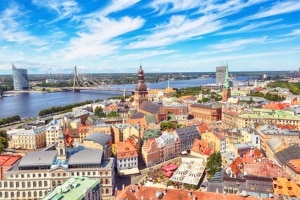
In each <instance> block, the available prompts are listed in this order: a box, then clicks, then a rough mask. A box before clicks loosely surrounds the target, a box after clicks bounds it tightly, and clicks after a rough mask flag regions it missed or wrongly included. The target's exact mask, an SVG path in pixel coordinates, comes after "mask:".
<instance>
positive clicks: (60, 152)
mask: <svg viewBox="0 0 300 200" xmlns="http://www.w3.org/2000/svg"><path fill="white" fill-rule="evenodd" d="M56 149H57V158H58V159H59V160H66V159H67V150H66V142H65V136H64V135H63V134H60V135H59V136H58V144H57V146H56Z"/></svg>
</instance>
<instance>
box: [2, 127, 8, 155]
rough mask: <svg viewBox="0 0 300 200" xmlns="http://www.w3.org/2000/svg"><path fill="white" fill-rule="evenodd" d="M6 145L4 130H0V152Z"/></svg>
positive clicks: (6, 139)
mask: <svg viewBox="0 0 300 200" xmlns="http://www.w3.org/2000/svg"><path fill="white" fill-rule="evenodd" d="M7 147H8V138H7V133H6V131H5V130H0V154H1V153H2V152H3V151H4V149H5V148H7Z"/></svg>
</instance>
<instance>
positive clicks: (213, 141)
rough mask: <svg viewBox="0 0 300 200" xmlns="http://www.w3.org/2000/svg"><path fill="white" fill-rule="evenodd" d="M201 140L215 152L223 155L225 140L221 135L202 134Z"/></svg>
mask: <svg viewBox="0 0 300 200" xmlns="http://www.w3.org/2000/svg"><path fill="white" fill-rule="evenodd" d="M201 140H203V141H206V142H207V144H208V146H209V147H210V148H212V149H213V150H214V151H215V152H218V151H219V152H221V153H224V152H225V151H226V139H225V136H223V135H222V134H221V133H216V134H215V133H214V132H211V131H207V132H203V133H201Z"/></svg>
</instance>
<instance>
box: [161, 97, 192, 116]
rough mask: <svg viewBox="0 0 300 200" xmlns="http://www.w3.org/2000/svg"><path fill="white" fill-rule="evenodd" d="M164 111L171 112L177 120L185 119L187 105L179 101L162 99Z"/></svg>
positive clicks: (187, 111) (187, 112)
mask: <svg viewBox="0 0 300 200" xmlns="http://www.w3.org/2000/svg"><path fill="white" fill-rule="evenodd" d="M163 105H164V109H165V111H164V112H165V113H173V114H174V115H175V117H176V119H177V120H184V119H187V117H188V114H189V110H188V106H187V105H185V104H182V103H179V102H167V101H163Z"/></svg>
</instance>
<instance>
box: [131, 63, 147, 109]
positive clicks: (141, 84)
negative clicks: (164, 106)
mask: <svg viewBox="0 0 300 200" xmlns="http://www.w3.org/2000/svg"><path fill="white" fill-rule="evenodd" d="M143 101H148V90H147V86H146V84H145V80H144V71H143V69H142V65H140V69H139V71H138V83H137V85H136V87H135V91H134V102H135V108H136V109H137V110H139V109H140V106H141V104H142V102H143Z"/></svg>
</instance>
